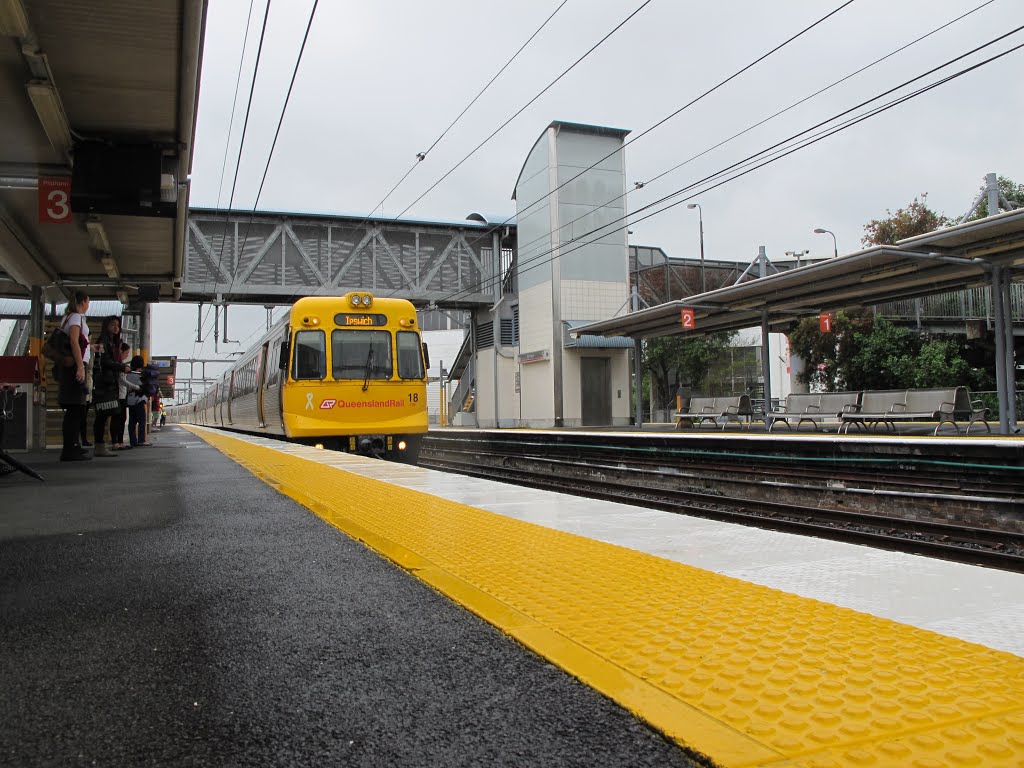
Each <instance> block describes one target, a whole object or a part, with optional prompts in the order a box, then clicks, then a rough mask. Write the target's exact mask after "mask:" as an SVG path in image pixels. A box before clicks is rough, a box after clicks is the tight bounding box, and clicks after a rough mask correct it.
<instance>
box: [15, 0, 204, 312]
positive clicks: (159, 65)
mask: <svg viewBox="0 0 1024 768" xmlns="http://www.w3.org/2000/svg"><path fill="white" fill-rule="evenodd" d="M205 14H206V2H204V0H145V1H144V2H126V1H125V0H31V2H29V0H0V295H2V296H28V295H29V293H30V289H31V288H32V287H43V288H44V296H45V298H46V299H47V300H56V301H60V300H61V298H62V296H61V294H62V293H63V291H62V289H65V290H66V289H68V288H71V287H78V286H83V287H86V288H87V289H88V290H89V292H90V294H92V295H94V296H99V297H104V296H106V297H110V298H113V297H114V296H115V295H120V296H121V297H122V298H125V299H134V298H137V297H139V296H140V295H141V296H143V297H148V298H149V299H150V300H152V299H155V298H157V297H160V296H163V297H171V296H174V295H175V286H176V283H177V281H179V280H180V278H181V271H182V255H183V250H184V236H185V223H186V218H187V213H188V186H187V181H188V174H189V169H190V166H191V160H192V152H193V138H194V130H195V113H196V100H197V92H198V79H199V66H200V60H201V56H202V36H203V24H204V20H205ZM122 148H127V149H126V151H124V152H122V153H121V154H117V152H116V150H119V149H122ZM86 155H90V157H91V160H90V164H89V167H90V168H91V169H92V170H91V171H90V174H88V176H87V177H85V178H86V181H88V182H89V184H90V185H93V186H94V187H95V188H94V189H93V190H92V191H93V192H94V193H96V192H102V193H107V192H109V191H110V190H109V189H100V187H101V186H102V184H103V179H104V178H107V179H111V178H113V177H115V174H116V175H117V178H118V179H120V180H123V179H126V178H131V176H132V167H133V165H134V164H133V163H132V162H130V160H131V159H132V158H138V157H143V156H145V157H147V158H154V157H155V161H154V162H155V164H154V165H153V168H154V172H153V174H152V177H153V178H156V179H157V181H156V182H155V183H154V184H144V185H142V187H143V188H145V189H148V193H145V192H144V193H143V195H142V196H141V197H139V196H136V197H135V199H134V204H135V205H140V204H141V205H142V206H146V205H147V204H150V201H151V200H152V199H153V198H154V197H156V198H157V203H156V205H155V206H154V210H153V211H152V212H143V215H125V214H124V213H123V212H120V213H115V212H113V211H112V210H111V206H110V205H107V206H106V209H105V210H104V212H100V213H97V212H96V211H97V210H99V209H98V208H93V207H89V208H87V209H82V208H76V209H75V210H74V211H71V210H70V209H69V208H68V207H67V206H68V204H69V202H70V200H69V199H68V198H69V195H70V183H71V176H72V167H73V166H74V167H75V168H76V169H77V174H81V172H82V168H83V167H84V165H83V160H82V158H83V157H85V156H86ZM115 156H116V157H118V158H120V160H121V162H119V163H117V165H118V167H117V168H115V167H112V166H111V165H110V164H107V163H106V161H105V160H104V158H107V157H115ZM146 168H147V169H148V168H149V164H147V165H146ZM51 185H52V186H51ZM114 186H117V185H114ZM123 186H124V185H123V184H122V185H121V187H120V188H119V190H115V191H123ZM51 193H52V194H53V197H48V195H50V194H51ZM146 194H148V195H149V198H148V199H147V198H146ZM126 197H128V198H129V203H131V202H132V201H131V200H130V198H131V195H127V196H126ZM100 207H102V206H100Z"/></svg>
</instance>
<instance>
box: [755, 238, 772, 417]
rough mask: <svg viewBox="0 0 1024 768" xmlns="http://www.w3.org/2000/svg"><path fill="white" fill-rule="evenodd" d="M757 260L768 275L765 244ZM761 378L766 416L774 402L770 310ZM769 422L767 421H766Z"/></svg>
mask: <svg viewBox="0 0 1024 768" xmlns="http://www.w3.org/2000/svg"><path fill="white" fill-rule="evenodd" d="M757 262H758V273H759V277H767V276H768V254H767V253H765V249H764V246H763V245H761V246H758V248H757ZM761 378H762V380H763V381H764V413H765V418H767V416H768V412H769V411H770V410H771V403H772V366H771V352H770V350H769V344H768V310H767V309H762V310H761ZM766 423H767V422H766Z"/></svg>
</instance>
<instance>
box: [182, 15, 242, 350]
mask: <svg viewBox="0 0 1024 768" xmlns="http://www.w3.org/2000/svg"><path fill="white" fill-rule="evenodd" d="M254 3H255V0H249V13H248V14H246V17H245V34H244V35H243V36H242V53H241V54H240V55H239V57H238V73H237V74H236V75H235V95H234V96H232V97H231V119H230V120H229V121H228V132H227V137H226V138H225V140H224V159H223V160H222V161H221V166H220V182H219V183H218V184H217V206H216V208H215V209H214V215H216V214H217V213H219V212H220V201H221V199H222V198H223V196H224V177H225V176H226V175H227V167H228V151H229V150H230V149H231V132H232V130H233V129H234V127H235V113H236V112H237V110H238V91H239V87H240V85H241V83H242V66H243V65H244V64H245V49H246V48H248V46H249V27H250V26H251V24H252V7H253V5H254ZM227 225H228V222H227V216H225V217H224V231H225V233H226V232H227ZM202 328H203V326H202V320H201V319H200V324H199V332H200V335H201V334H202ZM197 343H198V341H194V342H192V357H195V356H196V344H197Z"/></svg>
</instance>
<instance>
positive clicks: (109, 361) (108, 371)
mask: <svg viewBox="0 0 1024 768" xmlns="http://www.w3.org/2000/svg"><path fill="white" fill-rule="evenodd" d="M95 355H96V360H95V362H94V363H93V371H92V378H93V391H92V402H93V407H94V408H95V409H96V421H95V423H94V424H93V433H92V434H93V442H94V443H95V444H96V447H95V448H94V449H93V452H94V454H95V455H96V456H116V455H117V454H116V453H113V452H112V451H111V450H110V449H109V448H107V446H106V443H105V442H104V437H105V433H106V431H107V424H108V423H111V426H112V427H113V420H115V419H116V418H117V414H118V412H119V411H120V407H121V403H120V398H118V394H119V393H118V378H119V374H120V373H122V372H124V371H125V370H126V369H127V367H126V366H125V364H124V363H122V362H121V318H119V317H117V316H116V315H111V316H109V317H105V318H103V327H102V329H101V330H100V339H99V343H98V344H97V345H96V348H95ZM111 431H113V430H111ZM116 440H117V437H116V436H115V435H112V441H116Z"/></svg>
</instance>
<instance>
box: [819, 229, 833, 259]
mask: <svg viewBox="0 0 1024 768" xmlns="http://www.w3.org/2000/svg"><path fill="white" fill-rule="evenodd" d="M814 234H816V235H832V256H833V258H838V257H839V245H838V243H836V235H835V233H834V232H831V231H829V230H827V229H822V228H821V227H818V228H817V229H815V230H814Z"/></svg>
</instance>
